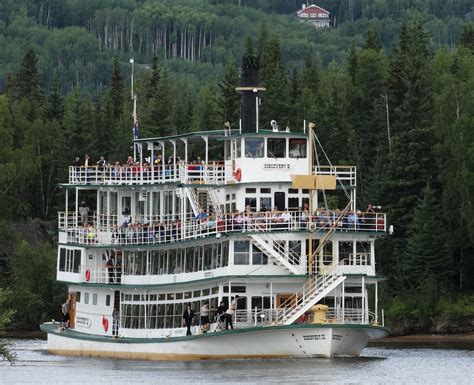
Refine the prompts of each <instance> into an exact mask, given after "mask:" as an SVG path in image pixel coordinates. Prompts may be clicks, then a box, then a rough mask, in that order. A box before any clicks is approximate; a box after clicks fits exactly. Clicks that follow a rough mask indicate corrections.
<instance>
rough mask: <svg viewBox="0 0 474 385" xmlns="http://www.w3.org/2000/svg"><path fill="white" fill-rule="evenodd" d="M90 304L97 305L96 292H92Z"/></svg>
mask: <svg viewBox="0 0 474 385" xmlns="http://www.w3.org/2000/svg"><path fill="white" fill-rule="evenodd" d="M92 305H97V294H95V293H94V294H92Z"/></svg>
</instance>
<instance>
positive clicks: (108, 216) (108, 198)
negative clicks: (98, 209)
mask: <svg viewBox="0 0 474 385" xmlns="http://www.w3.org/2000/svg"><path fill="white" fill-rule="evenodd" d="M107 229H110V190H107Z"/></svg>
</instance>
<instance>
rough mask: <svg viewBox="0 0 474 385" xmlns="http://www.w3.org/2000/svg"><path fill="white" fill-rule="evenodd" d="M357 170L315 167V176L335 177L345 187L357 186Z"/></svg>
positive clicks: (341, 167)
mask: <svg viewBox="0 0 474 385" xmlns="http://www.w3.org/2000/svg"><path fill="white" fill-rule="evenodd" d="M356 170H357V168H356V167H355V166H319V167H318V166H313V174H319V175H334V176H335V177H336V180H337V181H338V182H340V183H341V184H343V185H345V186H353V187H355V186H357V172H356Z"/></svg>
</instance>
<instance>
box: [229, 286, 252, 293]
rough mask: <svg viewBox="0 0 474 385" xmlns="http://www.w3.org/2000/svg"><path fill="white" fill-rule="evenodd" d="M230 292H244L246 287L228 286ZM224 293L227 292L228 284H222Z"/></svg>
mask: <svg viewBox="0 0 474 385" xmlns="http://www.w3.org/2000/svg"><path fill="white" fill-rule="evenodd" d="M230 292H231V293H237V294H239V293H246V292H247V288H246V287H245V286H231V287H230ZM224 293H229V285H225V286H224Z"/></svg>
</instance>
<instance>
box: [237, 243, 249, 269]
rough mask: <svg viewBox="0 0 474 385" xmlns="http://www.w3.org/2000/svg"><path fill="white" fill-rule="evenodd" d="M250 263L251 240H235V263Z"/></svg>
mask: <svg viewBox="0 0 474 385" xmlns="http://www.w3.org/2000/svg"><path fill="white" fill-rule="evenodd" d="M248 264H249V241H235V242H234V265H248Z"/></svg>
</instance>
